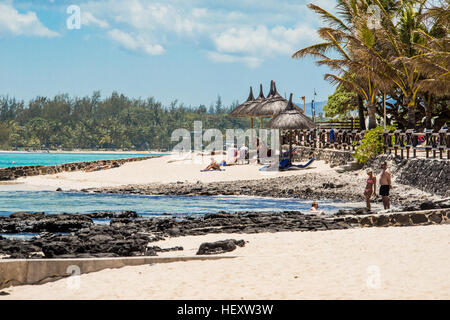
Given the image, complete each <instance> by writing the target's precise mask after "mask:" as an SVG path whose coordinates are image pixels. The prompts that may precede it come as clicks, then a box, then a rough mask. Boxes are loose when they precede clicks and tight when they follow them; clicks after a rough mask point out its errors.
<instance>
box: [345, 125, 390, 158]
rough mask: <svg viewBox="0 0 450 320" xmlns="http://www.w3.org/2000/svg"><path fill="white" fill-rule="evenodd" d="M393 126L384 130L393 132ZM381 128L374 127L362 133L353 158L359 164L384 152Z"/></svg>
mask: <svg viewBox="0 0 450 320" xmlns="http://www.w3.org/2000/svg"><path fill="white" fill-rule="evenodd" d="M395 129H396V128H395V127H394V126H387V127H386V130H395ZM383 131H384V128H383V127H376V128H373V129H370V130H368V131H366V132H365V133H364V137H363V138H362V140H361V144H360V145H359V146H358V147H356V149H355V153H354V154H353V157H354V158H356V159H357V160H358V161H359V162H360V163H366V162H367V161H368V160H370V159H372V158H375V157H376V156H377V155H379V154H382V153H383V152H384V149H383V144H384V139H383Z"/></svg>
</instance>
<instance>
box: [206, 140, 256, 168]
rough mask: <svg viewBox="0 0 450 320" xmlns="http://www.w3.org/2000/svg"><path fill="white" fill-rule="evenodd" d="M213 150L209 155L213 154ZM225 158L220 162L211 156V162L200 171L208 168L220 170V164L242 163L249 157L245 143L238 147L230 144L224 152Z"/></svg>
mask: <svg viewBox="0 0 450 320" xmlns="http://www.w3.org/2000/svg"><path fill="white" fill-rule="evenodd" d="M215 153H216V152H215V151H212V152H211V156H213V155H215ZM226 156H227V158H226V160H222V161H221V162H220V163H218V162H217V161H216V159H214V157H211V163H210V164H209V165H208V166H207V167H206V168H205V169H203V170H201V171H210V170H221V169H220V166H221V165H222V166H226V165H233V164H244V163H245V161H247V160H248V159H249V158H248V156H249V152H248V148H247V146H246V145H245V144H243V145H242V146H241V147H240V148H239V149H238V148H236V145H232V146H231V147H230V148H228V150H227V153H226Z"/></svg>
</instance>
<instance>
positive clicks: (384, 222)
mask: <svg viewBox="0 0 450 320" xmlns="http://www.w3.org/2000/svg"><path fill="white" fill-rule="evenodd" d="M431 207H432V209H428V210H425V211H424V210H420V209H423V208H431ZM411 209H414V210H416V211H410V210H411ZM417 209H419V211H417ZM406 210H409V211H406ZM105 217H107V218H111V221H110V224H109V225H98V224H95V223H94V221H93V220H92V219H97V218H105ZM449 222H450V203H449V202H448V201H446V202H440V203H432V202H424V203H420V204H416V206H409V207H408V206H407V207H404V208H403V211H400V212H393V213H383V214H375V213H373V212H368V211H367V209H365V208H358V209H351V210H340V211H339V212H338V213H336V214H334V215H311V214H302V213H301V212H298V211H284V212H268V213H261V212H242V213H225V212H221V213H218V214H206V215H204V216H201V217H192V216H185V217H183V218H182V219H179V218H174V217H162V218H151V219H147V218H140V217H139V216H138V215H137V213H136V212H133V211H126V212H118V213H106V212H100V213H92V214H88V215H86V214H59V215H54V214H44V213H26V212H18V213H14V214H12V215H11V216H10V217H0V233H6V234H16V233H23V232H25V233H37V234H38V236H35V237H33V238H32V239H28V240H18V239H8V238H5V237H2V236H0V257H3V258H9V259H21V258H29V259H36V258H87V257H119V256H156V255H157V254H158V252H164V251H171V250H183V248H182V247H180V246H177V247H173V248H160V247H158V246H152V245H151V243H152V242H155V241H159V240H164V239H165V238H167V237H180V236H187V235H205V234H209V233H262V232H280V231H325V230H337V229H348V228H355V227H382V226H413V225H427V224H436V223H438V224H440V223H449Z"/></svg>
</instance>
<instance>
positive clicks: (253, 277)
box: [0, 225, 450, 299]
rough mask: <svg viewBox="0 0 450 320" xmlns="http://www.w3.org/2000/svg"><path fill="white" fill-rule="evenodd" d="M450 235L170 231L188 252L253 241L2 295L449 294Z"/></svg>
mask: <svg viewBox="0 0 450 320" xmlns="http://www.w3.org/2000/svg"><path fill="white" fill-rule="evenodd" d="M449 235H450V225H433V226H421V227H403V228H401V227H390V228H368V229H349V230H335V231H320V232H280V233H269V234H267V233H266V234H219V235H207V236H200V237H194V236H190V237H184V238H172V239H169V240H168V241H165V242H163V243H158V244H159V245H163V247H169V246H174V245H182V246H184V247H185V250H184V252H181V254H184V255H191V254H194V253H195V251H196V249H197V248H198V246H199V244H200V243H201V242H203V241H205V240H219V239H228V238H233V239H245V240H246V241H249V243H248V244H246V246H245V247H244V248H238V249H237V250H235V251H234V252H231V253H227V255H237V256H239V257H238V258H235V259H226V260H216V261H191V262H175V263H170V264H156V265H150V266H149V265H144V266H135V267H124V268H121V269H107V270H103V271H100V272H97V273H90V274H85V275H81V277H80V288H79V289H70V288H68V287H67V283H68V282H67V279H62V280H59V281H56V282H52V283H47V284H44V285H38V286H21V287H13V288H7V289H3V290H4V291H7V292H10V293H11V295H9V296H0V299H449V298H450V273H449V272H448V268H449V265H450V250H449V249H450V246H449V244H450V242H449V239H450V237H449ZM173 254H174V253H167V254H165V255H173ZM175 254H180V252H177V253H175ZM161 255H164V254H161Z"/></svg>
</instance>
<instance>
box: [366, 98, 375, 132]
mask: <svg viewBox="0 0 450 320" xmlns="http://www.w3.org/2000/svg"><path fill="white" fill-rule="evenodd" d="M375 112H376V109H375V104H374V103H372V102H367V114H368V116H369V128H368V129H373V128H376V126H377V119H376V118H375Z"/></svg>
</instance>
